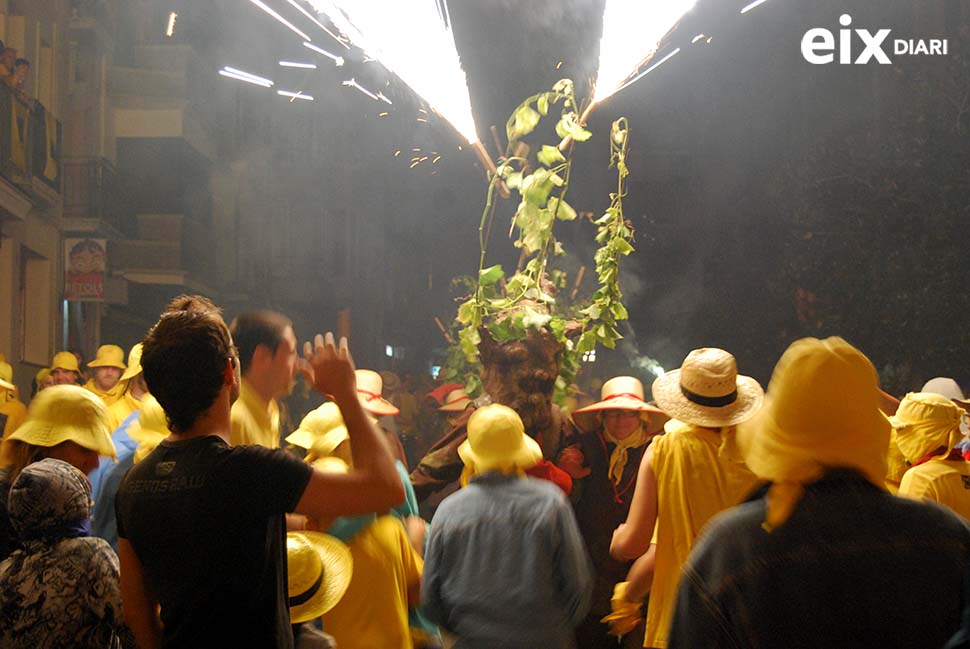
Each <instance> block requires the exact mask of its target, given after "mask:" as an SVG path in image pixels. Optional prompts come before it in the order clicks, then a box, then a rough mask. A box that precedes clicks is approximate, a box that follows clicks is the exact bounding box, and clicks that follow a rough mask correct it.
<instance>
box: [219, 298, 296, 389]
mask: <svg viewBox="0 0 970 649" xmlns="http://www.w3.org/2000/svg"><path fill="white" fill-rule="evenodd" d="M292 326H293V323H292V322H290V319H289V318H287V317H286V316H285V315H283V314H282V313H277V312H276V311H251V312H249V313H242V314H240V315H239V316H238V317H236V319H235V320H233V321H232V324H230V325H229V333H231V334H232V339H233V341H234V342H235V344H236V347H237V348H238V349H239V362H240V363H242V367H241V368H240V369H241V370H242V373H243V374H246V373H247V372H249V366H250V365H251V364H252V362H253V354H255V353H256V348H257V347H259V346H260V345H266V346H267V347H268V348H269V351H270V352H272V353H273V354H275V353H276V350H277V348H278V347H279V346H280V342H282V340H283V332H284V331H286V328H287V327H292Z"/></svg>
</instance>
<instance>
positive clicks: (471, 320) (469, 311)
mask: <svg viewBox="0 0 970 649" xmlns="http://www.w3.org/2000/svg"><path fill="white" fill-rule="evenodd" d="M458 322H460V323H462V324H463V325H468V326H472V327H477V326H478V325H479V323H480V322H481V320H480V317H478V305H477V304H475V300H474V298H473V299H471V300H468V301H467V302H465V303H464V304H462V305H461V306H460V307H458Z"/></svg>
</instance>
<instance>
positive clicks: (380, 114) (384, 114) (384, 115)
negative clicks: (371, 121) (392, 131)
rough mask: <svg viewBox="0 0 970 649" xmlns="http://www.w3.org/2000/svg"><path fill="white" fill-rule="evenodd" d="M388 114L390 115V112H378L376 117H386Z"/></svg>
mask: <svg viewBox="0 0 970 649" xmlns="http://www.w3.org/2000/svg"><path fill="white" fill-rule="evenodd" d="M388 115H390V113H378V114H377V116H378V117H387V116H388Z"/></svg>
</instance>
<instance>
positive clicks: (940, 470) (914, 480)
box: [899, 460, 970, 520]
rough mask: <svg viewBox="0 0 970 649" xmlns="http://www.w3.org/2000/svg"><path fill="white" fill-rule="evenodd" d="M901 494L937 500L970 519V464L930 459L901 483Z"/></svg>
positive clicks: (914, 468) (965, 518) (905, 476)
mask: <svg viewBox="0 0 970 649" xmlns="http://www.w3.org/2000/svg"><path fill="white" fill-rule="evenodd" d="M899 495H900V496H904V497H906V498H912V499H913V500H933V501H935V502H938V503H940V504H941V505H945V506H947V507H949V508H950V509H952V510H953V511H954V512H956V513H957V515H959V516H960V517H962V518H963V519H964V520H970V463H968V462H965V461H964V460H929V461H927V462H924V463H923V464H920V465H918V466H914V467H912V468H911V469H910V470H909V471H907V472H906V474H905V475H904V476H903V481H902V482H900V483H899Z"/></svg>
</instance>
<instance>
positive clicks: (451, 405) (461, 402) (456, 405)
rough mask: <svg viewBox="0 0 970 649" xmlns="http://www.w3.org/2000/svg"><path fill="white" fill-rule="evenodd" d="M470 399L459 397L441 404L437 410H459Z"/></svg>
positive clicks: (468, 402) (463, 407) (462, 408)
mask: <svg viewBox="0 0 970 649" xmlns="http://www.w3.org/2000/svg"><path fill="white" fill-rule="evenodd" d="M471 402H472V400H471V399H468V398H465V399H459V400H458V401H455V402H454V403H449V404H448V405H445V406H441V407H440V408H438V412H461V411H463V410H464V409H465V408H467V407H468V406H469V405H470V404H471Z"/></svg>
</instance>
